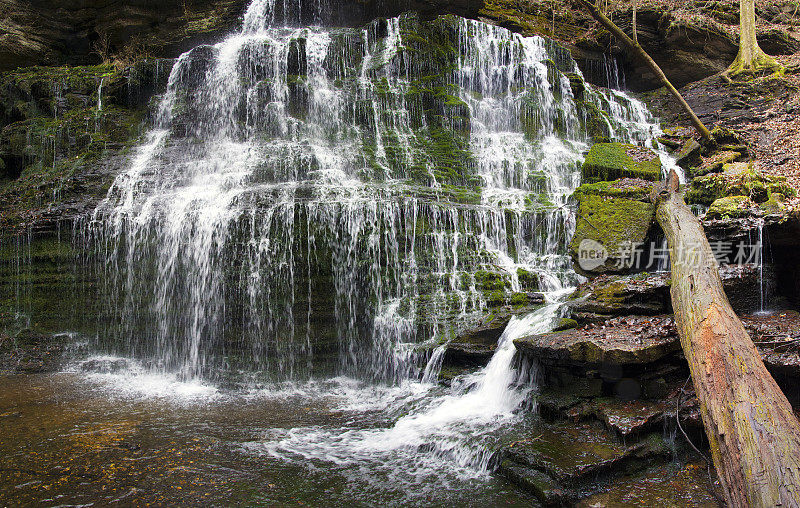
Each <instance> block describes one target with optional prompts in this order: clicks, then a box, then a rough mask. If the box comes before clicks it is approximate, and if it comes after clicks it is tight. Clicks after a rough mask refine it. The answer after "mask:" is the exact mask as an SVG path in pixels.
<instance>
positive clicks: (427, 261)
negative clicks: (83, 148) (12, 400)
mask: <svg viewBox="0 0 800 508" xmlns="http://www.w3.org/2000/svg"><path fill="white" fill-rule="evenodd" d="M276 9H277V11H276ZM276 12H280V13H281V14H280V15H279V16H277V17H276ZM287 13H293V14H292V15H291V17H287V16H289V15H288V14H287ZM308 16H311V17H312V18H313V15H311V14H309V12H307V11H302V10H300V9H299V4H298V5H296V6H294V7H291V6H288V7H287V5H286V4H284V5H283V6H282V7H276V3H275V2H274V1H273V2H270V1H267V0H264V1H262V0H254V1H253V2H252V3H251V4H250V6H249V8H248V10H247V13H246V15H245V19H244V23H243V28H242V30H241V31H240V32H239V33H237V34H234V35H232V36H230V37H229V38H227V39H226V40H224V41H223V42H221V43H219V44H216V45H214V46H200V47H198V48H195V49H193V50H192V51H190V52H187V53H185V54H183V55H182V56H181V57H180V58H179V59H178V60H177V61H176V63H175V65H174V67H173V69H172V72H171V74H170V78H169V83H168V87H167V90H166V92H165V94H164V95H163V97H162V100H161V102H160V105H159V107H158V111H157V112H156V115H155V125H154V127H153V129H152V130H151V131H150V132H149V133H148V134H147V137H146V139H145V141H144V143H143V144H142V145H141V146H140V147H139V148H138V150H137V152H136V153H135V155H134V157H133V160H132V163H131V165H130V167H129V169H128V170H127V171H125V172H124V173H123V174H121V175H120V176H119V177H118V178H117V179H116V181H115V182H114V185H113V186H112V188H111V189H110V191H109V193H108V196H107V198H106V199H105V201H104V202H103V203H102V204H101V205H100V206H99V207H98V209H97V210H96V211H95V213H94V215H93V217H92V220H91V221H90V222H89V224H88V225H87V227H86V230H85V234H86V240H87V242H89V244H90V245H91V246H92V248H93V249H94V252H95V255H96V257H97V259H96V261H99V263H100V266H101V267H102V269H103V270H104V280H105V286H104V289H105V291H106V293H105V299H106V301H107V302H108V304H109V307H108V309H107V316H104V318H106V319H107V321H108V322H109V323H110V324H109V325H108V326H107V327H106V328H105V329H104V330H103V333H102V334H101V335H100V337H99V339H98V343H97V344H95V347H96V348H97V349H99V350H101V351H105V352H112V353H116V354H123V355H126V356H133V357H135V358H137V359H139V361H140V362H142V364H143V365H144V367H145V368H146V369H149V370H150V371H153V370H155V371H158V372H160V373H164V372H172V373H175V372H177V373H179V374H180V375H181V376H182V377H183V378H198V377H201V378H202V377H206V378H207V377H212V378H213V377H215V376H221V373H225V374H227V375H228V376H234V375H238V374H239V373H241V372H245V373H246V374H248V373H257V374H258V375H260V376H262V377H263V376H267V377H269V378H270V379H271V380H273V381H280V380H291V381H298V380H303V379H307V378H310V377H317V378H320V377H322V378H333V379H341V378H338V377H333V376H335V375H342V374H344V375H347V376H350V377H351V378H356V379H359V380H362V381H367V383H366V384H359V385H358V388H356V389H353V390H351V391H349V392H348V394H349V395H348V394H345V395H344V396H341V397H338V396H337V393H338V392H336V391H331V392H330V393H328V394H327V395H331V396H334V397H336V400H338V402H337V403H338V404H339V405H340V406H341V408H342V409H345V410H355V409H358V410H366V409H369V410H381V411H384V412H385V413H386V414H387V417H388V418H391V420H392V422H391V423H390V424H388V425H385V426H384V428H379V429H374V428H373V429H369V430H364V429H361V430H357V431H354V430H353V429H341V428H336V429H319V428H297V429H291V430H289V431H285V432H277V431H276V432H275V433H271V434H270V435H269V436H267V438H266V441H267V442H266V444H264V443H259V444H257V445H255V446H256V447H257V448H258V449H266V450H267V451H268V452H269V453H271V454H273V455H276V456H280V457H284V458H287V459H293V458H297V457H300V458H315V459H321V460H326V461H332V462H334V463H341V462H347V461H351V462H352V461H361V460H363V461H367V462H375V461H382V462H385V463H386V464H388V465H390V467H400V468H403V467H407V466H408V465H409V464H410V463H413V462H414V461H417V460H423V461H425V460H430V461H433V462H432V467H434V466H435V467H440V466H441V465H442V464H444V463H447V462H450V463H453V464H455V465H456V467H457V468H459V471H460V472H461V473H464V472H467V474H483V473H485V472H486V470H487V468H488V461H489V457H490V455H491V451H492V447H491V443H492V439H493V437H492V435H493V434H492V433H493V432H494V431H495V430H496V429H497V428H498V427H499V426H500V425H503V424H505V423H508V422H509V421H510V420H512V419H513V418H515V417H516V416H515V414H516V410H517V409H518V408H519V406H520V404H521V402H522V401H523V400H525V399H526V397H527V394H528V392H529V390H531V389H532V387H533V384H532V383H530V382H529V381H530V378H529V377H527V376H526V374H525V373H524V372H519V371H518V370H516V369H514V365H513V364H514V347H513V339H514V338H516V337H519V336H522V335H524V334H528V333H541V332H544V331H548V330H549V329H550V328H551V326H552V323H553V322H554V320H555V319H556V318H557V317H559V313H560V309H561V304H560V303H559V298H560V297H561V296H563V295H564V294H565V293H566V292H568V291H569V289H568V288H569V287H570V285H572V284H573V283H574V282H575V281H576V279H577V277H576V275H575V274H574V272H573V271H572V269H571V263H570V261H569V259H568V257H567V256H566V255H565V252H566V245H567V242H568V240H569V238H570V235H571V232H572V230H573V228H574V217H573V212H572V210H571V208H570V206H569V201H568V197H569V195H570V194H571V193H572V191H573V190H574V188H575V187H576V186H577V185H578V184H579V179H580V176H579V164H580V162H581V161H582V152H583V151H584V150H585V149H586V148H588V136H587V134H586V132H584V129H583V127H582V126H583V121H584V120H583V116H584V115H585V112H584V111H582V110H581V108H580V107H579V105H578V103H577V101H576V100H575V97H573V93H572V90H571V86H570V81H569V79H567V77H566V76H565V73H566V72H572V73H576V74H579V71H578V70H577V68H576V67H575V64H574V62H572V61H571V59H570V58H569V57H568V55H567V56H564V53H563V50H562V52H561V53H559V50H558V49H557V48H555V47H554V46H553V45H552V44H550V43H548V42H547V41H545V40H544V39H541V38H537V37H533V38H524V37H520V36H518V35H514V34H512V33H510V32H508V31H507V30H504V29H501V28H498V27H492V26H489V25H486V24H484V23H480V22H476V21H468V20H463V19H460V18H456V17H453V16H448V17H444V18H439V19H438V20H436V21H433V22H421V21H419V20H418V19H417V18H416V17H415V16H413V15H404V16H401V17H399V18H393V19H389V20H377V21H375V22H373V23H372V24H370V25H369V26H368V27H366V28H364V29H358V30H356V29H331V28H321V27H298V26H297V25H298V24H299V23H300V22H302V20H304V19H308ZM290 18H291V19H290ZM557 62H560V63H557ZM586 101H588V102H590V103H591V104H592V105H594V107H596V108H598V109H601V110H603V111H606V113H607V115H604V116H603V118H604V119H605V120H604V121H605V122H606V123H607V128H608V131H609V133H610V136H611V137H613V138H616V139H619V140H623V141H631V142H639V143H646V142H649V141H651V140H652V138H653V137H654V136H656V135H657V134H658V132H659V131H658V127H657V122H656V121H655V120H654V119H653V118H652V116H650V115H649V114H648V113H647V111H646V109H645V108H644V107H643V105H641V103H639V102H638V101H636V100H634V99H632V98H630V97H628V96H626V95H625V94H623V93H621V92H615V91H600V90H595V89H592V88H591V87H589V88H587V98H586ZM520 268H524V269H525V270H529V271H532V272H534V273H535V274H537V275H538V278H539V281H540V283H539V286H540V288H539V289H541V290H543V291H547V292H548V299H549V300H548V304H547V305H545V306H544V307H542V308H541V309H539V310H538V311H536V312H535V313H532V314H530V315H528V316H526V317H521V318H513V319H512V321H511V323H510V324H509V326H508V327H507V329H506V331H505V332H504V334H503V336H502V338H501V340H500V343H499V344H498V348H497V353H496V354H495V355H494V357H493V358H492V360H491V362H490V363H489V365H488V366H487V367H486V368H484V369H482V370H480V371H479V372H477V373H475V374H473V375H470V376H467V377H462V378H459V379H457V381H456V382H455V384H454V386H453V387H452V389H451V390H450V391H448V392H445V393H442V390H441V389H440V388H437V387H436V386H435V384H434V383H433V382H434V381H435V380H436V379H437V377H438V370H439V367H440V365H441V361H442V358H443V355H444V353H445V345H444V344H445V343H446V342H447V341H448V340H449V339H450V338H452V337H453V335H455V334H456V333H457V332H458V331H459V330H460V329H461V328H463V327H466V326H468V325H469V324H470V323H472V322H474V321H475V320H476V319H478V318H480V317H481V316H483V315H485V312H486V310H487V308H488V305H489V303H488V302H487V294H488V293H489V291H488V290H486V288H482V287H480V280H479V278H478V277H477V274H478V273H479V272H488V271H492V272H493V273H500V274H501V275H502V276H503V277H502V278H501V280H504V281H507V284H505V283H502V284H501V287H500V289H497V288H492V292H499V293H500V294H501V296H503V295H510V294H512V293H517V294H522V293H521V292H520V290H521V289H522V288H521V282H520V280H519V276H518V269H520ZM523 296H524V295H523ZM137 365H138V364H137ZM522 380H524V381H526V383H522V384H520V382H521V381H522ZM374 381H379V382H380V383H378V384H376V383H374ZM348 383H349V382H348ZM312 384H313V383H312ZM313 386H319V385H317V384H313ZM348 386H349V385H348ZM372 392H378V393H379V394H380V396H379V397H369V396H368V395H366V394H367V393H372ZM318 395H319V394H318ZM356 400H357V401H358V403H357V404H356V403H355V401H356ZM420 450H426V451H427V453H425V454H423V456H424V457H426V458H424V459H419V457H420ZM401 464H403V465H404V466H400V465H401ZM419 469H420V470H423V472H424V471H428V470H429V469H426V467H423V466H420V467H419Z"/></svg>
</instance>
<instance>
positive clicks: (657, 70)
mask: <svg viewBox="0 0 800 508" xmlns="http://www.w3.org/2000/svg"><path fill="white" fill-rule="evenodd" d="M578 1H579V2H580V3H581V4H582V5H583V6H584V7H586V9H588V10H589V12H590V13H591V14H592V17H593V18H594V19H596V20H597V21H598V22H599V23H600V24H601V25H603V26H604V27H605V28H606V30H608V31H609V32H611V33H612V34H613V35H614V37H616V38H617V39H618V40H619V41H620V42H621V43H622V44H624V45H625V46H626V47H627V48H628V49H630V50H631V51H632V52H633V54H634V55H636V56H637V57H639V59H641V60H642V61H643V62H644V63H646V64H647V66H648V67H649V68H650V70H651V71H653V73H654V74H655V75H656V76H657V77H658V79H659V81H661V84H662V85H664V86H665V87H666V88H667V90H669V91H670V93H671V94H672V95H673V96H674V97H675V100H677V101H678V102H679V103H680V104H681V106H683V109H684V110H685V111H686V113H688V114H689V117H690V118H691V119H692V125H694V128H695V129H696V130H697V132H698V133H700V136H701V137H702V138H703V139H711V132H709V130H708V129H707V128H706V126H705V125H703V122H701V121H700V119H699V118H697V115H695V114H694V111H693V110H692V108H691V107H690V106H689V104H687V103H686V100H684V98H683V96H682V95H681V94H680V92H678V90H677V89H676V88H675V87H674V86H672V83H670V81H669V79H667V76H666V75H665V74H664V71H662V70H661V67H659V66H658V64H657V63H656V62H655V61H654V60H653V59H652V58H650V55H648V54H647V52H646V51H645V50H644V48H642V47H641V46H640V45H639V43H637V42H634V41H632V40H631V38H630V37H628V36H627V35H626V34H625V32H623V31H622V30H621V29H620V28H619V27H618V26H617V25H615V24H614V23H613V22H612V21H611V20H610V19H608V18H607V17H606V16H605V15H603V13H602V12H600V11H599V10H598V9H597V6H595V5H594V3H592V2H590V1H589V0H578Z"/></svg>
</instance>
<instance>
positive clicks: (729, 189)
mask: <svg viewBox="0 0 800 508" xmlns="http://www.w3.org/2000/svg"><path fill="white" fill-rule="evenodd" d="M723 169H724V171H723V172H722V173H720V174H713V175H706V176H702V177H698V178H695V179H693V180H692V182H691V184H690V185H689V187H688V189H687V190H686V193H685V196H684V199H685V200H686V202H687V203H689V204H700V205H711V203H713V202H714V201H716V200H718V199H720V198H724V197H729V196H747V197H749V198H750V199H751V200H753V201H754V202H756V203H765V202H768V201H770V200H771V199H772V195H773V194H781V195H783V196H784V197H790V198H791V197H794V196H795V195H796V194H797V193H796V191H795V190H794V189H793V188H792V187H791V186H790V185H789V184H788V183H787V182H786V178H785V177H782V176H774V175H767V174H765V173H761V172H759V171H757V170H755V168H754V167H753V164H752V163H743V162H739V163H732V164H726V165H725V166H724V167H723Z"/></svg>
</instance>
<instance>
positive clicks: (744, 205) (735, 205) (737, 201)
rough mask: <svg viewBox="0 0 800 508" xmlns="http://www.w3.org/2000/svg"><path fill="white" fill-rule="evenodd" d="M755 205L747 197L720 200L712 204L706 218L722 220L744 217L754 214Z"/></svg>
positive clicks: (730, 197)
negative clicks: (752, 210) (752, 209)
mask: <svg viewBox="0 0 800 508" xmlns="http://www.w3.org/2000/svg"><path fill="white" fill-rule="evenodd" d="M753 205H754V203H753V202H752V201H750V198H749V197H747V196H728V197H725V198H719V199H717V200H716V201H714V202H713V203H711V207H709V209H708V212H706V218H708V219H720V218H725V217H731V218H736V217H744V216H746V215H750V214H751V213H752V212H751V208H753Z"/></svg>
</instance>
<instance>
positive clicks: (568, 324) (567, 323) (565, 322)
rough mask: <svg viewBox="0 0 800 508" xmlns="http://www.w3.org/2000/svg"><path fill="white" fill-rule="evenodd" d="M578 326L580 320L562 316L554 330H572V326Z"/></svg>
mask: <svg viewBox="0 0 800 508" xmlns="http://www.w3.org/2000/svg"><path fill="white" fill-rule="evenodd" d="M577 327H578V322H577V321H575V320H574V319H570V318H561V319H560V320H559V321H558V324H557V325H556V327H555V328H553V331H554V332H560V331H563V330H571V329H572V328H577Z"/></svg>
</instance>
